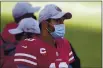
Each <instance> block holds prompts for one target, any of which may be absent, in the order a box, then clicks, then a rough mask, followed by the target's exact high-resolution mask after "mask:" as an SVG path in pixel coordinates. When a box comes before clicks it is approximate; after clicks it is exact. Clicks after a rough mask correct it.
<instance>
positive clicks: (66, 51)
mask: <svg viewBox="0 0 103 68" xmlns="http://www.w3.org/2000/svg"><path fill="white" fill-rule="evenodd" d="M55 41H56V45H57V48H56V47H54V46H52V45H50V44H47V43H46V42H44V41H42V40H41V39H40V38H37V37H36V38H33V39H25V40H24V41H22V42H21V43H20V44H19V45H17V49H16V53H15V56H14V57H15V58H14V61H15V63H16V64H24V65H27V66H30V68H60V67H65V68H68V64H70V63H72V62H73V61H74V56H73V52H72V51H71V48H70V44H69V43H68V41H67V40H66V39H64V38H61V39H56V40H55Z"/></svg>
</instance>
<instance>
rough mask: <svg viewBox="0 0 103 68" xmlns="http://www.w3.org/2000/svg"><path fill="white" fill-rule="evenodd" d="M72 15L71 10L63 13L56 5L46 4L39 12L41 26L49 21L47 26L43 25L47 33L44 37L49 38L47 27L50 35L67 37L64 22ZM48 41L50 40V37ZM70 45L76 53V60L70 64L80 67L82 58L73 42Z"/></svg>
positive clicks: (73, 66)
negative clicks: (75, 49) (77, 53)
mask: <svg viewBox="0 0 103 68" xmlns="http://www.w3.org/2000/svg"><path fill="white" fill-rule="evenodd" d="M71 17H72V15H71V13H69V12H67V13H63V12H62V10H61V9H60V8H59V7H57V6H56V5H53V4H50V5H47V6H45V8H44V9H43V10H42V11H41V12H40V14H39V21H40V22H41V23H40V28H41V24H42V22H44V23H43V25H44V24H45V23H47V24H46V25H45V27H44V26H42V27H44V29H43V28H41V30H42V31H43V30H45V33H44V35H43V36H44V39H45V38H47V34H46V29H47V30H48V32H49V33H50V35H52V36H53V38H60V37H61V38H63V39H65V38H64V34H65V25H64V23H63V22H64V20H65V19H70V18H71ZM47 27H48V28H47ZM53 28H54V29H55V31H53V30H54V29H53ZM41 33H42V32H41ZM45 35H46V37H45ZM45 40H46V39H45ZM46 41H47V42H48V39H47V40H46ZM68 42H69V41H68ZM48 43H50V42H48ZM51 44H53V42H51ZM69 44H70V42H69ZM70 47H71V49H72V52H73V54H74V59H75V61H74V62H72V63H70V66H71V67H72V68H80V59H79V57H78V56H77V55H76V53H75V51H74V49H73V47H72V45H71V44H70Z"/></svg>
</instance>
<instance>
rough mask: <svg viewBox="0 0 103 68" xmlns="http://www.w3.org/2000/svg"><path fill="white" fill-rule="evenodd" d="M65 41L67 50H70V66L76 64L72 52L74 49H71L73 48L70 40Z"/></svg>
mask: <svg viewBox="0 0 103 68" xmlns="http://www.w3.org/2000/svg"><path fill="white" fill-rule="evenodd" d="M64 40H65V44H66V45H67V48H68V53H69V54H68V55H69V59H68V61H69V64H70V63H72V62H74V61H75V59H74V55H73V52H72V49H71V46H70V43H69V42H68V40H66V39H64Z"/></svg>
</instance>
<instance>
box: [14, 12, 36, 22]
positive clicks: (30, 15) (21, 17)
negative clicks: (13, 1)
mask: <svg viewBox="0 0 103 68" xmlns="http://www.w3.org/2000/svg"><path fill="white" fill-rule="evenodd" d="M29 17H32V18H34V19H35V20H37V18H36V16H35V15H34V14H33V13H27V14H24V15H23V16H20V17H18V18H14V20H15V22H16V23H19V22H20V20H21V19H24V18H29Z"/></svg>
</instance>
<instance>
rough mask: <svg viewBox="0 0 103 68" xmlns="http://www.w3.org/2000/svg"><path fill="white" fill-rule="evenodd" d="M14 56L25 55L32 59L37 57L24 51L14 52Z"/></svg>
mask: <svg viewBox="0 0 103 68" xmlns="http://www.w3.org/2000/svg"><path fill="white" fill-rule="evenodd" d="M15 56H25V57H29V58H32V59H37V58H36V56H33V55H30V54H25V53H15Z"/></svg>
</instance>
